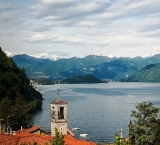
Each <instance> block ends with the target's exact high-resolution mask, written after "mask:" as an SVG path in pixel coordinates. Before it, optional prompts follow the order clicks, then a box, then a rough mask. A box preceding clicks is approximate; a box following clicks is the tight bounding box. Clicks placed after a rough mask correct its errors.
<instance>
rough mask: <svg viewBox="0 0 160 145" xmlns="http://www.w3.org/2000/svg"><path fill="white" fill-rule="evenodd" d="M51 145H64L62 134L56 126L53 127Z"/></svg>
mask: <svg viewBox="0 0 160 145" xmlns="http://www.w3.org/2000/svg"><path fill="white" fill-rule="evenodd" d="M51 145H64V135H62V134H60V133H59V132H58V130H57V128H55V137H54V139H53V141H51Z"/></svg>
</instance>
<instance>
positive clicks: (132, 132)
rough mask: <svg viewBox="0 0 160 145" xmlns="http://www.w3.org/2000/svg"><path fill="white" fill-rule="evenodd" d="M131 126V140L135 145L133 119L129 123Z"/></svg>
mask: <svg viewBox="0 0 160 145" xmlns="http://www.w3.org/2000/svg"><path fill="white" fill-rule="evenodd" d="M128 127H129V142H130V143H131V144H132V145H134V144H135V136H134V127H133V124H132V121H131V120H130V123H129V125H128Z"/></svg>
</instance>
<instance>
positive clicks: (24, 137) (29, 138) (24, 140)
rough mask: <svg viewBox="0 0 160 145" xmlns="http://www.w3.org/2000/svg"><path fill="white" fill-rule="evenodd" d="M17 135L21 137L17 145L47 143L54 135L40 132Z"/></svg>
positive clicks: (41, 144) (42, 144) (43, 144)
mask: <svg viewBox="0 0 160 145" xmlns="http://www.w3.org/2000/svg"><path fill="white" fill-rule="evenodd" d="M16 136H18V137H20V138H19V141H18V144H17V145H22V144H31V145H32V144H33V143H34V142H36V143H37V144H38V145H45V144H46V143H49V142H50V140H53V137H51V136H46V135H38V134H29V133H20V134H17V135H16Z"/></svg>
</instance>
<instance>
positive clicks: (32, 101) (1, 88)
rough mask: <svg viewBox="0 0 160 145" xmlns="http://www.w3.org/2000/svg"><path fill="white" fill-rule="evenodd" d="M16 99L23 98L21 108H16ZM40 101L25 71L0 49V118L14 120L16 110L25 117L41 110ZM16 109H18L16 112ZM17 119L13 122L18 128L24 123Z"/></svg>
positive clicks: (39, 96)
mask: <svg viewBox="0 0 160 145" xmlns="http://www.w3.org/2000/svg"><path fill="white" fill-rule="evenodd" d="M18 98H23V99H22V100H19V103H20V104H21V105H22V104H23V105H22V106H21V107H22V108H19V107H18V106H16V105H18V104H17V101H18V100H17V99H18ZM42 100H43V98H42V94H41V93H40V92H38V91H36V90H35V88H33V86H32V85H31V84H30V81H29V79H28V78H27V76H26V74H25V70H24V69H20V68H18V67H17V66H16V64H15V63H14V62H13V61H12V59H11V58H8V57H6V55H5V53H4V52H3V51H2V50H1V48H0V104H1V105H0V118H4V119H5V120H6V121H7V116H10V117H11V116H14V119H16V117H18V114H16V113H17V112H16V111H18V110H19V111H20V112H19V113H20V114H19V115H22V116H25V115H26V117H27V113H29V112H31V111H36V110H37V109H41V106H42ZM20 104H19V105H20ZM25 106H27V107H25ZM16 108H19V109H18V110H17V109H16ZM24 108H28V109H27V110H25V111H24V112H23V111H22V109H24ZM4 110H5V111H4ZM23 113H24V114H23ZM18 119H20V118H19V117H18V118H17V119H16V120H15V122H18V127H19V126H20V125H23V124H25V123H24V122H21V123H20V120H18ZM26 120H27V119H26ZM22 121H23V120H22Z"/></svg>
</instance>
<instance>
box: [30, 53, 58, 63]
mask: <svg viewBox="0 0 160 145" xmlns="http://www.w3.org/2000/svg"><path fill="white" fill-rule="evenodd" d="M31 56H32V57H35V58H41V59H50V60H53V61H56V60H58V59H59V57H58V56H56V55H55V54H48V53H40V54H35V55H31Z"/></svg>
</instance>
